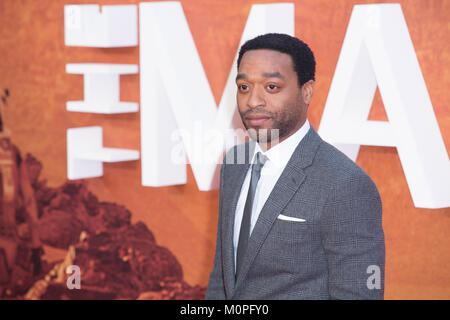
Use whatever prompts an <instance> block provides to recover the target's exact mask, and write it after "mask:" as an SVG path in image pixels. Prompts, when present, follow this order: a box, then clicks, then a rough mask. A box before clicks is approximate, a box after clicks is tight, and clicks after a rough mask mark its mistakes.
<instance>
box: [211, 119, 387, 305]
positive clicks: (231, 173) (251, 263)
mask: <svg viewBox="0 0 450 320" xmlns="http://www.w3.org/2000/svg"><path fill="white" fill-rule="evenodd" d="M245 147H248V143H247V144H242V145H239V146H235V147H234V148H232V149H231V150H230V151H229V152H228V153H227V155H226V156H225V158H224V164H222V168H221V173H220V197H219V218H218V228H217V242H216V252H215V258H214V268H213V270H212V272H211V275H210V279H209V283H208V287H207V292H206V299H383V296H384V263H385V246H384V233H383V229H382V224H381V211H382V210H381V200H380V196H379V194H378V190H377V188H376V186H375V184H374V183H373V182H372V180H371V179H370V178H369V176H368V175H367V174H366V173H365V172H364V171H363V170H362V169H361V168H360V167H358V166H357V165H356V164H355V163H354V162H353V161H351V160H350V159H348V158H347V157H346V156H345V155H344V154H343V153H341V152H340V151H338V150H337V149H336V148H334V147H333V146H331V145H330V144H328V143H326V142H325V141H323V140H322V139H321V138H320V137H319V135H318V134H317V133H316V131H315V130H314V129H313V128H312V127H311V128H310V130H309V131H308V133H307V134H306V136H305V137H304V138H303V140H302V141H301V142H300V143H299V145H298V146H297V148H296V149H295V151H294V153H293V155H292V157H291V158H290V160H289V162H288V164H287V165H286V168H285V169H284V171H283V173H282V174H281V176H280V178H279V180H278V181H277V183H276V184H275V186H274V188H273V190H272V192H271V194H270V195H269V198H268V199H267V201H266V203H265V204H264V207H263V209H262V210H261V213H260V216H259V218H258V221H257V222H256V224H255V227H254V229H253V232H252V234H251V236H250V240H249V244H248V246H249V247H248V249H247V251H246V252H247V253H246V256H245V258H244V265H243V269H242V272H240V273H239V276H238V278H237V279H236V280H235V273H234V252H233V250H234V249H233V226H234V215H235V211H236V205H237V201H238V197H239V194H240V190H241V186H242V184H243V181H244V178H245V174H246V172H247V170H248V169H249V166H250V165H249V164H228V163H229V162H228V161H225V159H229V157H230V155H231V156H233V154H238V153H239V151H240V150H242V148H245ZM250 152H251V151H250ZM241 163H242V162H241ZM280 214H283V215H286V216H291V217H296V218H301V219H304V220H306V221H305V222H293V221H285V220H280V219H277V217H278V215H280Z"/></svg>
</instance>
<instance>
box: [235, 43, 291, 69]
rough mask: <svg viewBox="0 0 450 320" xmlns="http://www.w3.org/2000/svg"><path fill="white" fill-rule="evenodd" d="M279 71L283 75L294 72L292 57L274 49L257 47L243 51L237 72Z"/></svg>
mask: <svg viewBox="0 0 450 320" xmlns="http://www.w3.org/2000/svg"><path fill="white" fill-rule="evenodd" d="M261 72H279V73H281V74H283V75H290V74H292V73H295V71H294V64H293V61H292V57H291V56H290V55H289V54H287V53H282V52H279V51H275V50H268V49H257V50H249V51H247V52H245V53H244V55H243V56H242V59H241V63H240V65H239V70H238V73H246V74H251V73H261Z"/></svg>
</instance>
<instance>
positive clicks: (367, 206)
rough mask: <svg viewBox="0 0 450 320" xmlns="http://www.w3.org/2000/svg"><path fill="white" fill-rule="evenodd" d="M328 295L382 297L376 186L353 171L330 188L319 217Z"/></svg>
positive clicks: (379, 210)
mask: <svg viewBox="0 0 450 320" xmlns="http://www.w3.org/2000/svg"><path fill="white" fill-rule="evenodd" d="M320 228H321V238H322V245H323V248H324V250H325V254H326V257H327V261H328V279H329V281H328V290H329V294H330V298H331V299H383V298H384V266H385V242H384V232H383V228H382V205H381V199H380V196H379V193H378V190H377V188H376V186H375V184H374V183H373V182H372V180H371V179H370V178H369V176H367V175H366V174H365V173H364V172H361V171H357V172H356V173H352V174H349V176H348V177H347V178H346V179H344V181H341V183H340V185H338V186H334V187H333V188H331V192H330V194H329V195H328V199H327V201H326V204H325V206H324V211H323V212H322V215H321V220H320Z"/></svg>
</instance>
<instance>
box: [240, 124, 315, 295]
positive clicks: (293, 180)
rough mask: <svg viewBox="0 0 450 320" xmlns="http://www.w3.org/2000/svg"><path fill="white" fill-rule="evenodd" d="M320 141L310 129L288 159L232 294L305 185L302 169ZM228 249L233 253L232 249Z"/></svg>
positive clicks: (254, 235)
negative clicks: (283, 214)
mask: <svg viewBox="0 0 450 320" xmlns="http://www.w3.org/2000/svg"><path fill="white" fill-rule="evenodd" d="M321 141H322V140H321V139H320V137H319V136H318V134H317V133H316V131H315V130H314V129H313V127H311V128H310V130H309V131H308V133H307V134H306V136H305V137H304V138H303V140H302V141H301V142H300V143H299V145H298V146H297V148H296V149H295V151H294V153H293V155H292V157H291V158H290V159H289V161H288V163H287V165H286V168H285V169H284V171H283V172H282V174H281V176H280V178H279V179H278V181H277V183H276V184H275V186H274V188H273V190H272V192H271V193H270V195H269V197H268V199H267V201H266V203H265V204H264V207H263V208H262V210H261V213H260V215H259V218H258V220H257V222H256V224H255V227H254V229H253V232H252V234H251V236H250V240H249V243H248V248H247V251H246V252H247V253H246V255H245V257H244V263H243V269H242V272H240V274H239V276H238V278H237V279H236V284H235V291H234V292H236V289H237V288H238V287H239V286H240V285H241V284H242V282H243V281H244V279H245V277H246V276H247V273H248V271H249V269H250V266H251V264H252V263H253V260H254V259H255V257H256V256H257V254H258V252H259V250H260V249H261V246H262V244H263V243H264V240H265V239H266V237H267V235H268V233H269V231H270V229H271V228H272V225H273V223H274V222H275V220H276V218H277V217H278V215H279V214H280V213H281V211H282V210H283V209H284V207H285V206H286V205H287V204H288V203H289V201H290V200H291V199H292V197H293V196H294V194H295V193H296V192H297V190H298V188H299V187H300V186H301V185H302V183H303V182H304V180H305V177H306V175H305V173H304V171H303V169H304V168H306V167H307V166H309V165H311V163H312V160H313V158H314V156H315V154H316V152H317V148H318V146H319V144H320V143H321ZM234 208H235V207H234ZM233 221H234V214H233ZM232 227H233V226H231V228H232ZM231 234H232V232H231ZM231 248H232V249H233V247H232V246H231ZM233 262H234V260H233ZM233 271H234V270H233Z"/></svg>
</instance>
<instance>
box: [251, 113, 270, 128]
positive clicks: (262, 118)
mask: <svg viewBox="0 0 450 320" xmlns="http://www.w3.org/2000/svg"><path fill="white" fill-rule="evenodd" d="M245 119H247V122H248V124H249V125H251V126H261V125H262V124H264V123H265V122H266V121H267V120H269V119H270V117H269V116H267V115H265V114H251V115H248V116H246V117H245Z"/></svg>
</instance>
